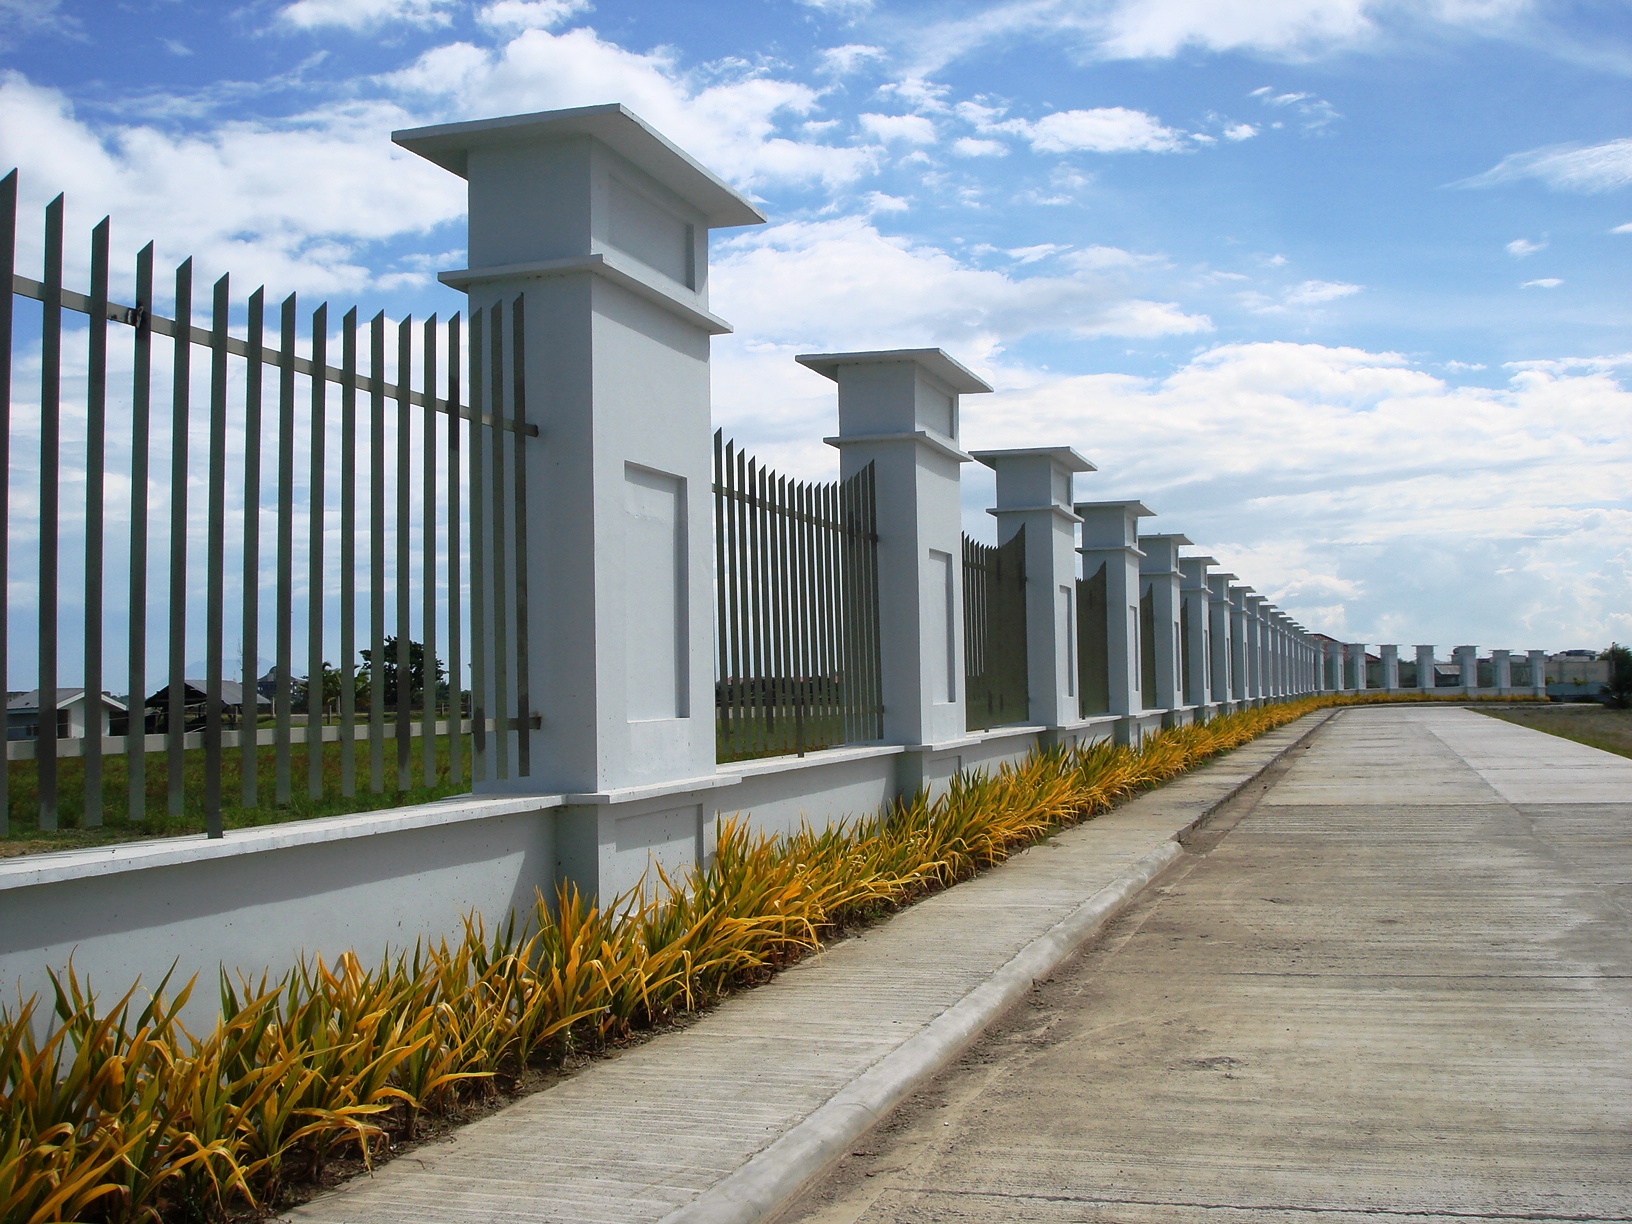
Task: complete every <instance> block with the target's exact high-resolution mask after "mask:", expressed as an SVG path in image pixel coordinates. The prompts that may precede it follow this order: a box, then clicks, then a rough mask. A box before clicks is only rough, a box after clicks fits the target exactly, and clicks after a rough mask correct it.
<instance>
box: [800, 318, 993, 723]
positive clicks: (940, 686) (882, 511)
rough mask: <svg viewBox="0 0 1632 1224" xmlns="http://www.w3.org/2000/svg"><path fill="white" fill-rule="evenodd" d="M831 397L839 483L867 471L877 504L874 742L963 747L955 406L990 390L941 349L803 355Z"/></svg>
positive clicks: (959, 455)
mask: <svg viewBox="0 0 1632 1224" xmlns="http://www.w3.org/2000/svg"><path fill="white" fill-rule="evenodd" d="M795 360H796V361H798V362H799V364H800V365H803V366H806V367H808V368H809V369H812V370H815V371H816V372H817V373H818V374H820V375H822V376H823V377H824V378H830V379H832V380H833V381H834V382H835V383H837V384H838V388H839V432H838V436H837V437H834V438H829V439H828V442H829V443H830V444H832V445H834V446H836V447H838V449H839V474H840V476H841V477H842V478H844V479H846V480H848V479H849V478H850V477H851V476H854V475H855V474H856V473H857V472H860V471H861V470H862V469H864V468H865V467H866V466H867V465H868V464H869V463H870V464H872V465H873V482H874V488H875V490H876V492H877V499H878V617H879V647H880V654H881V656H882V659H881V662H882V670H883V689H884V691H883V701H884V738H885V739H886V740H887V741H889V742H890V743H896V744H938V743H945V742H949V741H953V740H958V739H962V738H964V737H965V736H966V735H967V734H968V731H967V727H966V724H965V718H964V697H965V694H964V668H963V519H962V507H961V506H960V504H959V488H960V473H961V470H962V465H963V464H964V463H967V462H968V461H969V456H968V455H966V454H965V453H964V452H963V450H962V449H961V448H960V447H959V445H958V437H959V420H958V416H959V414H958V397H959V396H962V395H972V394H976V393H979V392H984V391H990V390H991V387H989V386H988V385H987V384H986V383H985V382H983V381H982V380H981V379H979V378H977V377H976V376H975V375H974V374H972V373H970V372H969V371H968V370H967V369H965V368H964V367H963V366H961V365H959V364H958V363H957V362H956V361H954V360H952V358H951V357H948V356H947V355H946V354H945V353H943V352H942V351H941V350H940V349H892V350H887V351H880V352H865V353H805V354H802V355H800V356H798V357H796V358H795Z"/></svg>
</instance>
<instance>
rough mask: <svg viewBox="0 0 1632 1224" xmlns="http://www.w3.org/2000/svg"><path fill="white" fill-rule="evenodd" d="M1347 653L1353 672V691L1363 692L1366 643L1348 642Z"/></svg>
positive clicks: (1364, 687)
mask: <svg viewBox="0 0 1632 1224" xmlns="http://www.w3.org/2000/svg"><path fill="white" fill-rule="evenodd" d="M1348 653H1349V668H1350V670H1351V671H1352V673H1353V675H1352V678H1351V683H1352V684H1353V686H1354V691H1355V692H1357V693H1363V692H1365V691H1366V644H1365V643H1364V642H1350V643H1349V649H1348Z"/></svg>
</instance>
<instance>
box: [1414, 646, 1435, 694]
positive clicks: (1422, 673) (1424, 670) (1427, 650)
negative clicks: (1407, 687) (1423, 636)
mask: <svg viewBox="0 0 1632 1224" xmlns="http://www.w3.org/2000/svg"><path fill="white" fill-rule="evenodd" d="M1437 683H1438V681H1437V680H1436V678H1435V676H1434V648H1433V647H1432V646H1418V647H1417V687H1418V688H1419V689H1422V690H1423V691H1424V692H1429V693H1431V692H1433V691H1434V686H1435V685H1436V684H1437Z"/></svg>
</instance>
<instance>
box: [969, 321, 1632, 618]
mask: <svg viewBox="0 0 1632 1224" xmlns="http://www.w3.org/2000/svg"><path fill="white" fill-rule="evenodd" d="M1596 360H1600V361H1602V360H1606V359H1596ZM1614 360H1626V361H1629V362H1632V358H1623V359H1614ZM1628 419H1632V392H1629V391H1628V390H1627V389H1626V388H1625V387H1623V386H1622V385H1621V384H1620V383H1619V382H1617V381H1616V379H1615V378H1613V377H1611V376H1610V375H1609V374H1608V373H1605V372H1598V371H1593V372H1586V373H1575V374H1570V373H1566V372H1564V371H1561V370H1541V369H1536V368H1531V369H1525V370H1521V371H1517V372H1515V373H1514V375H1513V377H1512V379H1511V381H1510V383H1509V384H1508V385H1507V386H1505V387H1499V388H1495V389H1490V388H1483V387H1463V386H1456V385H1454V384H1451V383H1448V382H1446V381H1444V380H1443V379H1440V378H1436V377H1433V376H1432V375H1429V374H1427V373H1425V372H1423V371H1421V370H1419V369H1416V368H1414V367H1413V366H1412V364H1411V363H1410V362H1409V361H1407V360H1406V359H1405V358H1403V357H1401V356H1399V355H1397V354H1391V353H1371V352H1366V351H1364V350H1360V349H1354V348H1330V347H1325V346H1321V345H1313V344H1308V345H1302V344H1289V343H1267V344H1239V345H1223V346H1219V347H1215V348H1212V349H1209V350H1207V351H1205V352H1203V353H1201V354H1200V355H1199V356H1197V357H1196V358H1194V359H1193V360H1192V361H1190V362H1189V363H1188V364H1186V365H1184V366H1183V367H1181V368H1180V369H1178V370H1176V371H1174V372H1173V373H1172V374H1171V375H1169V376H1168V377H1166V378H1160V379H1152V380H1145V379H1136V378H1129V377H1127V376H1123V375H1085V376H1081V377H1076V378H1065V379H1058V380H1051V381H1048V382H1045V383H1038V384H1035V385H1033V386H1030V387H1027V388H1025V389H1023V390H1018V391H1004V390H1002V389H1001V388H1000V390H999V393H998V394H996V395H991V396H977V397H971V398H970V399H968V400H966V401H965V403H964V443H965V445H966V446H970V447H983V446H1024V445H1072V446H1076V447H1077V448H1078V449H1080V450H1083V451H1085V452H1087V453H1090V454H1091V455H1092V457H1093V459H1094V460H1095V462H1096V463H1098V465H1099V468H1100V470H1099V472H1098V473H1097V474H1095V475H1092V476H1089V477H1086V478H1084V480H1083V482H1082V484H1079V491H1080V492H1088V491H1089V489H1091V493H1092V495H1093V496H1095V497H1118V496H1127V497H1138V498H1140V499H1141V500H1143V501H1145V503H1146V504H1147V505H1150V506H1151V507H1153V508H1154V509H1155V510H1157V511H1158V512H1159V513H1160V516H1161V517H1160V518H1159V519H1158V520H1156V525H1157V526H1158V527H1160V528H1162V529H1167V530H1179V531H1184V532H1185V533H1186V534H1187V535H1189V536H1190V537H1191V538H1192V539H1194V540H1196V541H1198V543H1199V544H1200V545H1201V547H1203V548H1205V549H1206V550H1207V551H1208V552H1210V553H1212V554H1213V555H1214V556H1217V557H1219V558H1220V560H1222V561H1223V562H1224V563H1225V565H1226V566H1228V567H1231V568H1235V567H1239V569H1238V570H1237V572H1239V573H1242V574H1245V575H1247V576H1248V578H1249V580H1250V581H1252V583H1253V584H1254V585H1255V586H1258V587H1259V589H1261V590H1265V591H1267V592H1268V593H1269V594H1270V595H1271V597H1272V598H1275V599H1277V601H1278V602H1280V603H1282V606H1284V607H1286V608H1287V609H1288V610H1289V611H1291V612H1292V613H1293V614H1294V615H1297V616H1299V617H1300V618H1302V619H1304V620H1305V623H1307V624H1309V626H1310V627H1311V628H1313V629H1322V628H1329V627H1332V626H1335V625H1342V624H1347V626H1348V627H1349V629H1350V631H1351V632H1352V633H1353V634H1354V635H1355V636H1357V637H1358V636H1363V637H1368V638H1369V639H1370V640H1372V641H1379V640H1381V641H1398V640H1405V641H1435V640H1438V641H1442V642H1448V641H1450V640H1452V639H1453V638H1454V639H1455V640H1457V641H1469V640H1473V641H1483V642H1485V643H1487V644H1494V645H1499V646H1500V645H1509V646H1512V647H1522V646H1548V647H1555V648H1556V647H1559V646H1564V645H1573V644H1597V645H1601V644H1603V643H1605V642H1607V641H1608V640H1609V639H1610V638H1611V637H1612V636H1616V635H1618V636H1620V637H1621V638H1622V639H1625V638H1626V637H1627V634H1628V630H1629V629H1632V615H1629V614H1628V612H1627V609H1628V608H1632V565H1629V564H1628V560H1629V559H1632V506H1629V504H1628V500H1627V494H1626V489H1625V472H1626V471H1627V470H1632V435H1629V434H1628V433H1627V430H1626V428H1625V422H1626V420H1628ZM1469 437H1478V438H1479V439H1480V444H1479V446H1478V447H1477V448H1475V450H1473V451H1470V450H1469V449H1468V447H1467V445H1466V439H1467V438H1469ZM1082 485H1087V486H1089V488H1088V489H1084V488H1083V487H1082ZM1503 570H1508V571H1510V572H1509V573H1506V574H1503V573H1502V572H1501V571H1503ZM1334 618H1335V619H1334Z"/></svg>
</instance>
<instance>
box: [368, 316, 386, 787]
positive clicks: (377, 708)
mask: <svg viewBox="0 0 1632 1224" xmlns="http://www.w3.org/2000/svg"><path fill="white" fill-rule="evenodd" d="M368 333H369V334H368V348H369V353H368V360H369V383H368V418H369V419H368V785H369V789H370V790H372V791H373V792H374V793H375V794H379V793H380V792H381V791H383V790H384V789H385V312H384V311H383V310H382V311H381V312H380V313H379V314H377V315H375V316H374V318H373V319H371V320H370V321H369V326H368Z"/></svg>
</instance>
